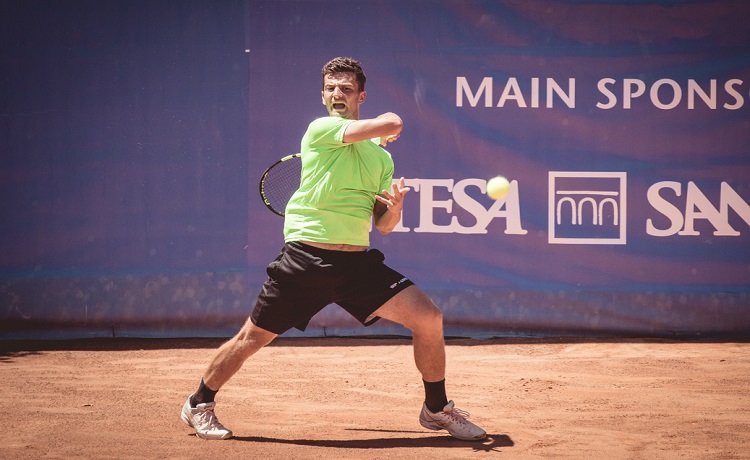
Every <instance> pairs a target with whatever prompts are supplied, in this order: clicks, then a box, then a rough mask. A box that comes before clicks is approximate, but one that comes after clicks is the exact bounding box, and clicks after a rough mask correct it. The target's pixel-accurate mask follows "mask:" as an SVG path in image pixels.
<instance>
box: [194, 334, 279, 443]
mask: <svg viewBox="0 0 750 460" xmlns="http://www.w3.org/2000/svg"><path fill="white" fill-rule="evenodd" d="M275 337H276V334H275V333H273V332H269V331H267V330H265V329H263V328H260V327H258V326H256V325H255V324H253V322H252V321H251V319H248V320H247V322H246V323H245V325H244V326H243V327H242V329H241V330H240V332H238V333H237V335H235V336H234V337H232V338H231V339H230V340H229V341H227V342H226V343H224V344H223V345H222V346H221V347H220V348H219V349H218V351H217V352H216V354H215V355H214V357H213V359H212V360H211V361H210V363H209V365H208V368H207V369H206V372H205V373H204V375H203V379H202V380H201V383H200V386H199V387H198V390H197V391H196V392H195V393H193V394H192V395H190V396H189V397H188V399H187V401H185V404H184V405H183V407H182V412H181V415H180V418H181V419H182V421H183V422H185V423H186V424H187V425H188V426H191V427H193V428H195V433H196V435H197V436H198V437H200V438H203V439H227V438H231V437H232V431H231V430H229V429H228V428H226V427H225V426H224V425H222V424H221V423H219V420H218V418H216V414H214V408H215V406H216V403H215V402H214V396H216V392H218V391H219V389H220V388H221V387H222V386H223V385H224V384H225V383H226V382H227V381H228V380H229V379H230V378H231V377H232V376H233V375H234V374H235V373H237V371H238V370H239V369H240V367H242V364H243V363H244V362H245V361H246V360H247V359H248V358H249V357H250V356H252V355H253V354H255V353H256V352H257V351H258V350H260V349H261V348H263V347H264V346H266V345H268V344H269V343H271V341H272V340H273V339H274V338H275Z"/></svg>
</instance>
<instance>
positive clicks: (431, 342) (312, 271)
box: [181, 58, 485, 440]
mask: <svg viewBox="0 0 750 460" xmlns="http://www.w3.org/2000/svg"><path fill="white" fill-rule="evenodd" d="M365 81H366V78H365V74H364V72H363V71H362V68H361V66H360V64H359V62H357V61H355V60H353V59H351V58H336V59H333V60H331V61H330V62H328V63H327V64H326V65H325V66H324V67H323V91H322V98H323V104H324V105H325V106H326V109H327V111H328V114H329V116H328V117H323V118H320V119H317V120H315V121H313V122H312V123H310V126H309V127H308V129H307V132H306V133H305V135H304V137H303V138H302V143H301V150H300V152H301V157H302V173H301V182H300V187H299V190H297V192H296V193H295V194H294V195H293V196H292V198H291V199H290V200H289V204H288V205H287V208H286V213H285V220H284V241H285V244H284V248H283V250H282V252H281V254H280V255H279V256H278V257H277V258H276V259H275V260H274V261H273V262H271V263H270V264H269V266H268V269H267V272H268V276H269V277H268V280H267V281H266V282H265V283H264V284H263V289H262V291H261V293H260V295H259V296H258V301H257V303H256V305H255V308H254V309H253V312H252V314H251V316H250V318H249V319H248V321H247V322H246V324H245V325H244V326H243V328H242V329H241V330H240V332H239V333H238V334H237V335H236V336H235V337H233V338H232V339H230V340H229V341H228V342H227V343H225V344H224V345H222V346H221V347H220V348H219V350H218V352H217V353H216V355H215V356H214V358H213V359H212V361H211V362H210V363H209V366H208V369H207V370H206V371H205V373H204V375H203V379H202V380H201V383H200V386H199V388H198V390H197V391H196V392H195V393H194V394H192V395H190V397H189V398H188V400H187V401H186V402H185V405H184V406H183V409H182V413H181V418H182V420H183V421H184V422H185V423H186V424H188V425H189V426H191V427H193V428H195V430H196V434H197V435H198V436H199V437H201V438H205V439H226V438H229V437H231V436H232V432H231V431H230V430H228V429H227V428H225V427H224V426H223V425H222V424H221V423H219V421H218V419H217V418H216V415H215V414H214V407H215V402H214V397H215V395H216V393H217V392H218V390H219V389H220V388H221V387H222V386H223V385H224V384H225V383H226V382H227V381H228V380H229V379H230V378H231V377H232V375H234V374H235V373H236V372H237V371H238V370H239V369H240V367H241V366H242V364H243V363H244V362H245V360H247V359H248V358H249V357H250V356H252V355H253V354H254V353H255V352H257V351H258V350H260V349H261V348H262V347H263V346H265V345H267V344H269V343H270V342H271V341H272V340H273V339H274V338H275V337H276V336H278V335H279V334H282V333H284V332H286V331H287V330H289V329H291V328H293V327H296V328H298V329H301V330H304V329H305V327H306V326H307V323H308V321H309V320H310V318H312V317H313V316H314V315H315V314H316V313H318V312H319V311H320V310H322V309H323V308H324V307H325V306H326V305H328V304H331V303H336V304H337V305H339V306H341V307H342V308H343V309H344V310H346V311H347V312H349V313H350V314H351V315H352V316H353V317H355V318H357V319H358V320H359V321H360V322H361V323H362V324H363V325H365V326H368V325H370V324H372V323H374V322H375V321H377V320H378V319H380V318H385V319H388V320H390V321H393V322H395V323H398V324H401V325H403V326H405V327H407V328H408V329H410V330H411V331H412V335H413V344H414V359H415V362H416V365H417V369H418V370H419V372H420V373H421V374H422V380H423V383H424V387H425V401H424V404H423V405H422V411H421V413H420V414H419V422H420V424H421V425H422V426H424V427H425V428H428V429H432V430H442V429H445V430H447V431H448V432H449V433H450V434H451V435H452V436H454V437H456V438H458V439H463V440H479V439H483V438H484V437H485V431H484V430H482V429H481V428H479V427H478V426H476V425H475V424H473V423H471V422H469V421H468V420H466V417H467V416H468V414H467V413H466V412H463V411H461V410H459V409H457V408H455V407H454V404H453V401H448V398H447V396H446V392H445V343H444V339H443V316H442V313H441V311H440V309H438V307H437V306H436V305H435V304H434V303H433V302H432V301H431V300H430V298H429V297H428V296H427V295H426V294H425V293H424V292H423V291H422V290H421V289H419V288H418V287H417V286H415V285H414V283H412V282H411V281H410V280H409V279H408V278H406V277H404V276H403V275H402V274H400V273H398V272H397V271H395V270H393V269H392V268H390V267H388V266H387V265H385V264H384V263H383V262H384V260H385V258H384V256H383V254H382V253H381V252H380V251H378V250H376V249H370V247H369V245H370V239H369V232H370V224H371V222H374V224H375V227H376V228H377V229H378V231H380V232H381V233H382V234H388V233H390V232H391V231H392V230H393V229H394V228H395V226H396V225H397V224H398V222H399V221H400V220H401V210H402V207H403V200H404V197H405V196H406V194H407V193H408V192H409V188H407V187H405V186H404V179H403V178H401V179H400V180H399V181H398V182H397V183H393V171H394V167H393V160H392V159H391V156H390V154H389V153H388V152H387V151H386V150H385V149H383V148H382V147H381V146H380V145H378V144H382V145H383V146H385V145H387V143H388V142H393V141H395V140H397V139H398V137H399V135H400V134H401V130H402V128H403V122H402V120H401V118H400V117H399V116H398V115H396V114H394V113H391V112H388V113H384V114H382V115H379V116H377V117H375V118H371V119H360V117H359V106H360V105H361V104H362V103H363V102H364V101H365V97H366V96H367V93H366V92H365ZM376 141H377V142H376Z"/></svg>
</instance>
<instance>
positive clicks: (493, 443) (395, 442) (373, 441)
mask: <svg viewBox="0 0 750 460" xmlns="http://www.w3.org/2000/svg"><path fill="white" fill-rule="evenodd" d="M356 431H375V430H356ZM414 433H422V432H421V431H420V432H414ZM232 439H233V440H235V441H241V442H257V443H275V444H291V445H296V446H309V447H327V448H332V449H396V448H418V447H439V448H457V449H467V450H468V449H471V450H472V451H475V452H492V451H495V452H497V451H498V449H499V448H501V447H513V445H514V443H513V440H512V439H511V438H510V436H508V435H505V434H488V435H487V437H486V438H485V439H483V440H482V441H461V440H459V439H456V438H453V437H451V436H449V435H443V436H427V437H414V438H411V437H396V438H369V439H340V440H339V439H281V438H267V437H264V436H235V437H234V438H232Z"/></svg>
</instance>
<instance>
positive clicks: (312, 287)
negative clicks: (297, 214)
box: [250, 242, 414, 334]
mask: <svg viewBox="0 0 750 460" xmlns="http://www.w3.org/2000/svg"><path fill="white" fill-rule="evenodd" d="M384 260H385V257H384V256H383V253H382V252H380V251H378V250H377V249H370V250H367V251H361V252H344V251H330V250H326V249H319V248H316V247H312V246H309V245H306V244H303V243H297V242H293V243H287V244H285V245H284V248H283V249H282V251H281V254H279V256H278V257H277V258H276V259H275V260H274V261H273V262H271V263H270V264H269V265H268V268H267V269H266V272H267V273H268V280H266V282H265V283H263V289H262V290H261V293H260V295H259V296H258V301H257V302H256V303H255V308H254V309H253V312H252V315H251V317H250V318H251V320H252V322H253V324H255V325H256V326H259V327H262V328H263V329H265V330H267V331H271V332H273V333H276V334H282V333H284V332H286V331H287V330H289V329H291V328H293V327H296V328H297V329H299V330H301V331H304V330H305V328H306V327H307V323H308V322H309V321H310V319H311V318H312V317H313V316H315V314H316V313H318V312H319V311H320V310H322V309H323V308H324V307H325V306H327V305H328V304H331V303H335V304H338V305H339V306H341V307H342V308H343V309H344V310H346V311H347V312H348V313H349V314H350V315H352V316H353V317H354V318H356V319H357V320H359V322H360V323H362V324H363V325H365V326H369V325H370V324H372V323H374V322H375V321H377V320H378V319H379V318H378V317H375V318H371V319H370V316H371V315H372V314H373V313H374V312H375V310H377V309H378V308H380V307H381V306H382V305H383V304H384V303H385V302H387V301H388V300H389V299H391V298H392V297H393V296H395V295H396V294H398V293H399V292H401V291H403V290H404V289H406V288H407V287H409V286H411V285H412V284H414V283H412V282H411V281H410V280H409V279H408V278H406V277H404V276H403V275H402V274H400V273H398V272H397V271H395V270H393V269H392V268H390V267H388V266H387V265H385V264H384V263H383V261H384ZM368 319H369V321H368Z"/></svg>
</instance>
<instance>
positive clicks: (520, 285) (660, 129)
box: [247, 1, 750, 332]
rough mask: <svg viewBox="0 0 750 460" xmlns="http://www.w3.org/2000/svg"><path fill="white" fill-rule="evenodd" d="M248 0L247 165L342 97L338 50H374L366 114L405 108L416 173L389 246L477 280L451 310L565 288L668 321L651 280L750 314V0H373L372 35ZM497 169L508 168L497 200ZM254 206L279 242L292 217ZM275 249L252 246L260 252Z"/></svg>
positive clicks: (307, 7)
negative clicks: (336, 83)
mask: <svg viewBox="0 0 750 460" xmlns="http://www.w3.org/2000/svg"><path fill="white" fill-rule="evenodd" d="M248 5H249V6H250V7H249V8H248V12H247V21H248V24H249V26H248V31H249V35H248V45H247V48H248V62H249V66H250V81H249V91H250V107H251V110H250V123H249V131H250V135H251V137H250V146H251V152H250V171H251V179H254V178H255V177H256V176H257V175H258V174H259V172H261V171H262V170H263V168H264V166H266V165H268V164H270V162H272V161H273V160H274V159H275V158H277V157H280V156H283V155H285V154H287V153H289V152H296V151H297V150H298V149H299V140H300V138H301V136H302V133H303V132H304V130H305V128H306V125H307V123H309V122H310V121H311V120H312V119H313V118H315V117H318V116H323V115H325V111H324V107H323V106H322V105H321V101H320V93H319V91H320V84H321V83H320V78H321V77H320V70H319V69H320V68H321V67H322V65H323V64H324V63H325V62H326V61H327V60H328V59H330V58H332V57H334V56H336V55H351V56H353V57H355V58H357V59H359V60H360V61H361V62H362V63H363V66H364V68H365V72H366V73H367V76H368V81H367V87H366V90H367V93H368V95H367V99H366V100H365V103H364V104H363V106H362V107H361V111H360V113H361V115H362V116H363V117H374V116H376V115H378V114H380V113H383V112H385V111H393V112H396V113H398V114H399V115H401V116H402V118H403V119H404V122H405V127H404V131H403V133H402V135H401V137H400V139H399V140H398V141H397V142H395V143H393V144H390V145H389V146H388V149H389V151H390V152H391V154H392V155H393V158H394V161H395V164H396V177H401V176H403V177H405V178H406V184H407V185H408V186H409V187H411V189H412V191H411V192H410V193H409V194H408V195H407V202H406V204H405V207H404V214H403V218H402V221H401V223H400V224H399V226H398V227H397V228H396V230H395V231H394V233H392V234H391V235H388V236H385V237H382V236H380V235H378V234H377V232H373V234H372V241H373V245H375V246H377V247H379V248H381V249H383V250H384V252H385V253H386V257H387V262H388V263H390V264H392V265H393V266H394V267H397V268H399V269H400V270H402V271H403V272H404V273H405V274H406V275H408V276H409V277H411V278H412V279H414V280H415V281H416V282H417V283H418V284H419V285H420V286H422V287H423V288H425V289H428V290H431V292H435V293H438V292H442V293H445V292H446V290H448V292H452V296H453V298H464V296H463V294H461V293H463V292H471V293H472V296H474V297H473V298H474V299H475V300H476V306H475V307H476V308H474V309H471V308H465V309H462V311H461V312H460V314H459V313H455V314H454V313H451V312H450V310H451V309H450V308H448V309H447V311H448V312H449V313H447V314H446V317H447V318H448V320H449V321H454V322H456V321H458V322H460V321H462V320H466V318H474V319H476V320H477V321H479V322H481V321H482V320H483V319H485V320H488V319H489V318H491V317H495V315H496V314H495V313H492V314H490V313H488V310H487V309H486V305H485V304H484V302H483V300H482V299H486V298H487V297H483V295H485V296H488V295H489V294H490V293H497V292H506V293H507V292H516V293H519V295H520V293H522V292H523V293H525V294H524V295H523V296H522V297H523V298H525V299H527V300H528V299H532V298H533V299H535V300H534V302H535V303H534V304H533V305H527V308H530V309H532V310H533V313H530V314H528V315H527V316H526V319H524V320H523V321H521V320H520V319H519V317H517V316H516V317H515V318H514V317H513V315H511V314H509V313H508V314H499V317H495V318H496V319H497V323H496V324H511V325H513V324H518V323H514V321H516V322H520V323H523V324H525V325H526V326H530V327H531V328H533V327H534V325H535V324H536V325H537V326H539V327H541V325H546V326H545V327H549V326H550V324H549V322H548V321H547V320H546V319H545V318H546V317H547V315H548V314H549V311H550V310H549V308H551V307H552V306H553V304H558V305H559V302H558V301H557V300H556V301H555V302H552V301H550V300H548V301H544V300H543V299H544V298H545V297H544V296H540V297H536V296H534V295H529V294H528V293H533V292H539V293H544V292H568V293H573V294H571V295H573V296H575V297H576V298H586V296H589V297H590V298H591V299H592V300H591V301H590V302H577V303H574V304H575V305H578V307H577V308H578V309H577V310H576V309H574V310H573V312H572V314H571V316H570V317H571V318H576V317H577V315H580V318H579V320H578V321H573V323H572V324H568V325H567V326H565V327H567V328H568V329H571V330H572V329H576V328H581V329H586V328H590V329H592V328H595V327H594V326H593V325H592V323H591V321H590V317H591V315H594V316H596V315H602V314H603V313H602V312H601V310H598V311H599V313H596V311H597V308H598V307H596V304H597V302H598V301H601V300H602V299H603V297H602V293H611V294H610V295H611V296H615V297H617V298H618V299H619V300H618V301H617V302H616V303H617V304H618V305H617V306H612V304H611V302H607V304H608V305H610V307H611V308H618V309H621V311H628V312H629V313H627V314H624V313H623V315H620V316H619V317H618V316H617V315H615V318H618V319H615V320H613V322H612V328H610V329H611V330H617V329H618V328H617V327H616V322H617V321H622V322H623V323H624V324H625V323H626V324H627V326H623V328H624V329H625V330H628V331H640V332H646V331H652V329H653V328H654V327H655V328H656V329H659V330H668V329H669V326H668V324H665V323H662V322H661V320H663V319H664V316H663V315H664V314H665V313H664V310H663V309H661V310H659V311H655V310H654V309H653V302H643V301H642V300H643V299H648V300H649V301H656V300H655V299H656V298H655V297H654V296H655V295H656V294H655V293H662V294H661V295H665V296H666V297H667V298H670V299H672V301H673V302H672V303H671V305H672V306H671V308H673V309H675V311H680V312H682V313H684V314H686V315H688V316H690V315H694V314H695V312H696V311H702V310H703V309H705V308H706V305H705V304H704V301H705V299H706V297H705V295H708V296H709V297H708V298H712V297H711V296H712V295H718V293H729V298H726V297H722V300H721V301H720V302H723V301H727V299H730V300H728V301H729V302H733V303H734V302H739V303H741V304H742V305H744V307H747V308H745V309H743V310H741V311H742V312H743V313H742V314H741V315H740V318H741V322H742V324H744V325H745V327H747V326H748V325H750V305H747V300H746V297H743V296H744V295H745V293H746V292H747V291H748V289H749V288H750V250H749V248H750V204H749V203H750V150H749V149H750V58H749V57H750V45H748V43H750V40H748V39H750V33H749V32H748V31H747V28H741V29H743V31H740V30H739V29H740V28H738V27H735V26H733V25H736V24H738V22H737V21H738V20H739V18H745V19H750V7H749V6H748V5H747V4H745V3H742V2H700V3H695V2H688V3H684V4H682V3H680V4H679V5H678V4H672V3H670V4H652V3H642V2H636V3H628V4H623V3H619V2H618V3H613V2H585V3H581V2H546V1H534V2H503V1H500V2H479V1H477V2H471V1H469V2H450V1H442V2H441V1H438V2H378V3H367V2H361V3H356V4H355V5H356V7H355V8H356V11H357V13H356V14H357V16H358V17H362V18H368V20H367V21H363V22H358V23H357V26H356V30H357V33H356V37H354V36H351V35H350V34H349V33H348V32H347V28H346V27H340V25H341V24H340V23H339V22H338V21H339V19H338V18H337V17H336V15H331V16H330V17H329V16H327V15H320V14H319V12H320V11H321V10H322V9H323V3H321V2H309V1H306V2H283V3H281V4H276V3H273V2H250V3H248ZM427 6H429V7H427ZM264 24H275V25H276V27H274V28H268V27H264V26H263V25H264ZM613 24H617V26H613ZM279 88H283V90H278V89H279ZM259 107H263V108H267V110H265V109H264V110H253V109H257V108H259ZM496 175H503V176H505V177H507V178H508V179H509V180H510V184H511V187H510V191H509V194H508V195H507V197H505V198H504V199H501V200H499V201H494V200H492V199H490V198H489V197H488V196H487V195H486V190H485V187H486V183H487V180H488V179H490V178H491V177H494V176H496ZM251 206H254V208H253V211H252V212H251V231H250V235H251V236H250V239H251V241H277V240H278V239H279V238H280V237H279V235H280V231H281V222H280V221H279V220H277V219H276V218H275V217H273V216H267V215H266V213H265V212H264V211H263V210H262V209H261V207H260V203H259V201H257V200H256V201H255V202H252V203H251ZM258 246H260V247H258ZM267 246H268V245H265V244H264V245H255V247H254V248H253V250H252V251H251V252H250V254H249V259H248V260H249V262H250V264H251V265H253V264H255V263H257V264H258V265H257V269H258V270H261V269H262V266H263V264H264V262H265V261H266V260H270V259H271V258H272V257H273V255H274V254H275V253H276V252H277V250H278V247H277V246H278V245H271V247H270V248H269V247H267ZM615 293H622V296H620V294H615ZM638 293H641V295H642V296H645V297H638ZM436 296H437V297H439V298H441V299H442V300H443V301H446V298H445V297H444V296H442V295H441V294H436ZM733 296H736V297H733ZM447 297H448V299H450V298H452V297H451V295H448V296H447ZM605 297H606V296H605ZM594 299H598V300H594ZM623 299H629V301H622V300H623ZM717 299H718V298H717ZM742 299H745V300H742ZM717 301H718V300H717ZM447 302H448V304H449V303H450V301H449V300H448V301H447ZM441 306H442V307H443V308H444V309H446V307H447V306H448V305H447V304H446V303H445V302H443V303H442V304H441ZM610 307H608V308H610ZM508 308H509V309H511V310H512V307H511V306H510V304H508ZM576 312H577V313H576ZM736 313H737V312H736V311H735V312H733V313H732V315H736ZM584 317H585V318H588V319H582V318H584ZM626 317H627V318H636V317H637V318H638V320H636V321H633V322H630V321H627V320H625V319H624V318H626ZM694 317H695V318H696V320H695V321H696V323H699V322H700V321H701V320H699V319H697V316H694ZM660 318H661V319H660ZM735 318H736V316H735ZM667 323H669V321H667ZM657 324H659V326H658V327H657V326H655V325H657ZM712 327H713V326H712ZM721 327H724V326H719V328H721ZM676 329H681V330H685V329H686V328H682V327H678V328H676ZM687 329H690V328H687Z"/></svg>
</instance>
